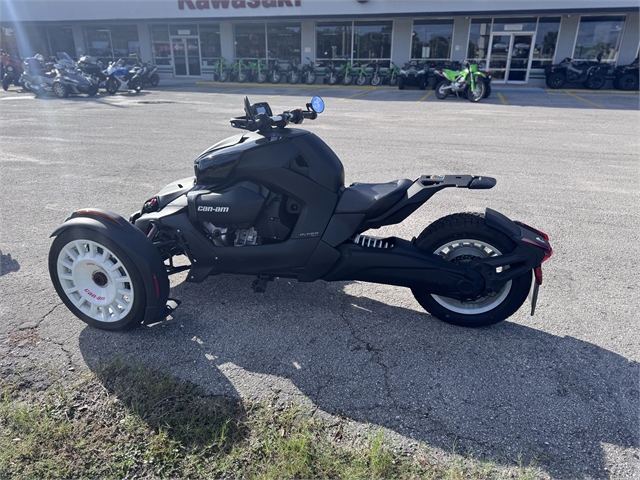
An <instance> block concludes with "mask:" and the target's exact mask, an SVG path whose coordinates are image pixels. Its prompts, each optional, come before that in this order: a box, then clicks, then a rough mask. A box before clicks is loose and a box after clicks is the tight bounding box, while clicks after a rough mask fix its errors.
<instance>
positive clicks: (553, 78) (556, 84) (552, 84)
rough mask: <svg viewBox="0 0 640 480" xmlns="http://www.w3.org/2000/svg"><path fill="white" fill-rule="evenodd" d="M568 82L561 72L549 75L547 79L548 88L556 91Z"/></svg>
mask: <svg viewBox="0 0 640 480" xmlns="http://www.w3.org/2000/svg"><path fill="white" fill-rule="evenodd" d="M566 81H567V79H566V78H565V76H564V75H563V74H561V73H559V72H553V73H550V74H549V75H547V78H545V82H546V84H547V87H549V88H554V89H556V88H562V87H563V86H564V84H565V82H566Z"/></svg>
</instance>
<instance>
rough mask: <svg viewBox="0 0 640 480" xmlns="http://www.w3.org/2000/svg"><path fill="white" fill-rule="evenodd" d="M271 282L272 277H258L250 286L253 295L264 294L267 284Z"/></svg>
mask: <svg viewBox="0 0 640 480" xmlns="http://www.w3.org/2000/svg"><path fill="white" fill-rule="evenodd" d="M272 280H273V275H258V278H256V279H255V280H254V281H253V283H252V284H251V288H253V291H254V292H255V293H264V292H266V291H267V282H270V281H272Z"/></svg>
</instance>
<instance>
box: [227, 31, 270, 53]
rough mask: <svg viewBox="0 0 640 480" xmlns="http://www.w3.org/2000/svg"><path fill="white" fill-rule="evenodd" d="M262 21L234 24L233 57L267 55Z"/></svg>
mask: <svg viewBox="0 0 640 480" xmlns="http://www.w3.org/2000/svg"><path fill="white" fill-rule="evenodd" d="M264 30H265V26H264V23H248V24H237V25H236V26H235V58H265V57H266V55H267V46H266V35H265V32H264Z"/></svg>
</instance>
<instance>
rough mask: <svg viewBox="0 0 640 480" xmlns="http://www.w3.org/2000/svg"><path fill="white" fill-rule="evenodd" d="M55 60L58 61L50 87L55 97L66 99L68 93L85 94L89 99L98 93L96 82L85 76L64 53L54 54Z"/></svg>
mask: <svg viewBox="0 0 640 480" xmlns="http://www.w3.org/2000/svg"><path fill="white" fill-rule="evenodd" d="M56 58H57V59H58V61H57V62H56V63H55V65H54V67H55V70H56V73H57V75H56V77H55V78H54V79H53V84H52V85H51V89H52V90H53V93H54V94H55V95H56V97H58V98H66V97H68V96H69V94H70V93H75V94H87V95H89V96H90V97H91V96H93V95H95V94H96V93H98V88H99V87H98V80H97V79H95V78H93V77H91V76H89V75H85V74H84V73H83V72H82V70H81V69H79V68H78V66H77V64H76V62H74V61H73V59H72V58H71V57H70V56H69V55H68V54H67V53H66V52H58V53H56Z"/></svg>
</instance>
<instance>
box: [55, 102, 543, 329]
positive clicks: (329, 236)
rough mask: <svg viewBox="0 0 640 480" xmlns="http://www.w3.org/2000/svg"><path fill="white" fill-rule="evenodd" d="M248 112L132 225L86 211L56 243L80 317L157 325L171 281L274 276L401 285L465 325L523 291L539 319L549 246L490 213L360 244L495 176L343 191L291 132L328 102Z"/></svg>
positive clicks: (310, 145)
mask: <svg viewBox="0 0 640 480" xmlns="http://www.w3.org/2000/svg"><path fill="white" fill-rule="evenodd" d="M244 103H245V105H244V111H245V115H244V116H241V117H237V118H233V119H231V124H232V126H234V127H236V128H239V129H242V130H245V132H244V133H241V134H239V135H235V136H232V137H229V138H227V139H226V140H223V141H221V142H219V143H217V144H215V145H213V146H212V147H211V148H209V149H207V150H206V151H204V152H203V153H202V154H201V155H200V156H199V157H198V158H197V159H196V160H195V177H188V178H184V179H181V180H178V181H176V182H173V183H170V184H169V185H167V186H165V187H164V188H163V189H162V190H160V192H158V194H157V195H155V196H153V197H151V198H149V199H148V200H146V201H145V202H144V204H143V206H142V209H141V210H140V211H138V212H135V213H134V214H133V215H132V216H131V217H130V218H129V221H127V220H125V219H124V218H123V217H121V216H120V215H117V214H115V213H111V212H108V211H105V210H98V209H83V210H79V211H77V212H75V213H73V214H72V215H71V216H70V217H69V218H68V219H67V220H66V221H65V222H64V223H63V224H62V225H61V226H59V227H58V228H57V229H56V230H55V231H54V232H53V234H52V236H53V237H55V239H54V241H53V244H52V245H51V249H50V252H49V272H50V275H51V279H52V281H53V285H54V287H55V289H56V291H57V293H58V295H59V296H60V298H61V299H62V301H63V302H64V303H65V304H66V306H67V307H68V308H69V309H70V310H71V311H72V312H73V313H74V314H75V315H76V316H77V317H79V318H80V319H81V320H83V321H84V322H86V323H87V324H89V325H91V326H94V327H98V328H103V329H108V330H123V329H126V328H129V327H133V326H135V325H137V324H139V323H140V322H154V321H157V320H160V319H163V318H164V317H165V316H166V315H167V314H168V313H169V312H171V311H172V310H173V309H174V308H175V307H176V306H177V304H178V302H177V301H174V300H169V299H168V296H169V279H168V275H171V274H174V273H177V272H180V271H184V270H188V271H189V272H188V274H187V278H186V281H187V282H202V281H203V280H204V279H206V278H207V277H208V276H209V275H213V274H217V273H233V274H247V275H254V276H256V279H255V280H254V282H253V289H254V290H255V291H256V292H264V291H265V288H266V286H267V282H268V281H270V280H274V278H275V277H284V278H292V279H298V280H299V281H301V282H313V281H315V280H325V281H328V282H331V281H345V280H360V281H366V282H374V283H383V284H391V285H398V286H402V287H408V288H411V290H412V292H413V294H414V296H415V298H416V299H417V300H418V302H419V303H420V304H421V305H422V306H423V307H424V308H425V309H426V310H427V311H428V312H430V313H431V314H432V315H434V316H435V317H438V318H440V319H441V320H443V321H445V322H448V323H452V324H455V325H462V326H466V327H480V326H483V325H490V324H493V323H497V322H500V321H502V320H504V319H506V318H507V317H509V316H510V315H512V314H513V313H514V312H516V311H517V310H518V309H519V308H520V306H521V305H522V304H523V303H524V301H525V300H526V299H527V296H528V295H529V294H530V293H531V301H532V311H531V313H532V314H533V310H534V308H535V304H536V299H537V293H538V287H539V285H540V284H541V283H542V267H541V265H542V263H543V262H544V261H545V260H547V259H548V258H549V257H550V256H551V254H552V249H551V246H550V245H549V242H548V237H547V236H546V235H545V234H544V233H542V232H540V231H538V230H536V229H534V228H532V227H529V226H527V225H525V224H523V223H520V222H514V221H512V220H509V219H508V218H507V217H505V216H504V215H502V214H500V213H498V212H496V211H495V210H491V209H489V208H488V209H486V212H485V213H484V214H480V213H475V214H474V213H456V214H453V215H449V216H446V217H443V218H441V219H439V220H437V221H436V222H434V223H433V224H431V225H430V226H429V227H427V228H426V229H425V230H424V231H423V232H422V233H421V234H420V235H419V236H418V237H417V238H414V239H413V240H404V239H401V238H397V237H375V236H369V235H364V232H365V231H367V230H370V229H376V228H379V227H382V226H385V225H393V224H397V223H400V222H402V221H403V220H404V219H405V218H407V217H408V216H409V215H411V214H412V213H413V212H414V211H416V210H417V209H418V208H419V207H420V206H421V205H423V204H424V203H425V202H426V201H427V200H429V198H431V197H432V196H433V195H434V194H435V193H437V192H439V191H440V190H443V189H445V188H468V189H488V188H492V187H493V186H494V185H495V183H496V181H495V179H493V178H490V177H484V176H471V175H423V176H421V177H420V178H418V179H416V180H408V179H401V180H395V181H392V182H388V183H381V184H372V183H354V184H352V185H350V186H349V187H345V185H344V168H343V165H342V162H341V161H340V159H339V158H338V157H337V156H336V154H335V153H334V152H333V151H332V150H331V148H329V146H328V145H327V144H325V143H324V142H323V141H322V140H321V139H320V138H318V137H317V136H316V135H314V134H313V133H310V132H308V131H305V130H301V129H298V128H286V127H287V125H289V124H295V125H298V124H300V123H302V122H303V120H313V119H315V118H316V117H317V116H318V114H319V113H321V112H322V111H323V110H324V102H323V101H322V99H320V98H319V97H314V98H313V100H312V101H311V103H309V104H307V106H306V109H294V110H289V111H284V112H282V113H281V114H279V115H273V113H272V111H271V108H270V106H269V105H268V104H267V103H257V104H253V105H251V104H250V103H249V100H248V99H247V98H246V97H245V100H244ZM176 256H185V257H186V258H187V259H188V260H189V265H182V266H178V265H176V264H175V263H174V261H173V259H174V257H176Z"/></svg>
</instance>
